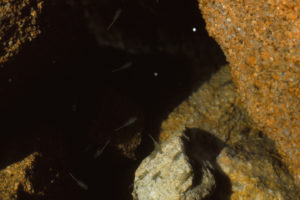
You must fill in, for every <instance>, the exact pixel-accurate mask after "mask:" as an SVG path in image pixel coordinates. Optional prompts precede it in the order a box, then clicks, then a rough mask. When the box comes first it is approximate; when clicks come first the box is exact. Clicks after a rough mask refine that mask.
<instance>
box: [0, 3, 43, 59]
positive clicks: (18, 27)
mask: <svg viewBox="0 0 300 200" xmlns="http://www.w3.org/2000/svg"><path fill="white" fill-rule="evenodd" d="M42 7H43V1H42V0H33V1H31V0H22V1H16V0H4V1H1V3H0V50H1V51H0V64H1V63H3V62H5V61H7V60H8V58H10V57H11V56H13V55H15V54H16V53H18V51H19V50H20V48H21V46H22V45H23V44H24V43H25V42H28V41H29V42H30V41H32V40H33V39H34V38H36V37H37V36H38V35H39V34H40V33H41V30H40V29H39V26H38V23H37V22H38V19H39V16H40V14H41V12H42Z"/></svg>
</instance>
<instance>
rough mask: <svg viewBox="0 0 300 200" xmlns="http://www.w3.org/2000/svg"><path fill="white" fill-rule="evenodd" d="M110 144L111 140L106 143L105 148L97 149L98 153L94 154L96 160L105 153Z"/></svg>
mask: <svg viewBox="0 0 300 200" xmlns="http://www.w3.org/2000/svg"><path fill="white" fill-rule="evenodd" d="M109 143H110V139H109V140H107V141H106V143H105V144H104V146H103V147H102V148H97V150H96V152H95V153H94V156H93V157H94V159H97V158H98V157H99V156H100V155H101V154H102V153H103V151H104V149H105V148H106V147H107V145H108V144H109Z"/></svg>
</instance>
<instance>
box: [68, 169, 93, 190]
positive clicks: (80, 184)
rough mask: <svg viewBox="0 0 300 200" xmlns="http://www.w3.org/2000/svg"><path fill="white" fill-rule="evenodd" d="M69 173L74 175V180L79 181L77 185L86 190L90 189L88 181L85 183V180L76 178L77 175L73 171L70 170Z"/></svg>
mask: <svg viewBox="0 0 300 200" xmlns="http://www.w3.org/2000/svg"><path fill="white" fill-rule="evenodd" d="M69 175H70V176H71V177H72V179H74V181H75V182H76V183H77V185H78V186H79V187H81V188H82V189H84V190H88V189H89V187H88V185H87V184H86V183H84V182H83V181H81V180H79V179H77V178H75V176H73V175H72V174H71V172H69Z"/></svg>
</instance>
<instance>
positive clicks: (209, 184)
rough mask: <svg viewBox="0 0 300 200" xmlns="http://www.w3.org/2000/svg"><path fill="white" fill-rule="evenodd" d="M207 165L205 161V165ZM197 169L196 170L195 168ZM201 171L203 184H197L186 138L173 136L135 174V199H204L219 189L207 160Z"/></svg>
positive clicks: (144, 161)
mask: <svg viewBox="0 0 300 200" xmlns="http://www.w3.org/2000/svg"><path fill="white" fill-rule="evenodd" d="M204 163H205V162H204ZM194 170H195V169H194ZM196 170H201V171H202V172H201V171H199V172H200V173H201V174H202V177H201V183H200V184H199V185H196V186H194V185H193V178H194V174H195V173H197V171H196V172H195V171H193V168H192V166H191V164H190V163H189V159H188V157H187V156H186V154H185V150H184V144H183V141H182V138H181V137H179V136H174V137H170V138H169V139H167V140H166V141H164V142H163V143H161V145H160V149H155V150H154V151H153V152H152V153H151V154H150V155H149V156H148V157H147V158H145V159H144V160H143V162H142V163H141V165H140V166H139V168H138V169H137V170H136V173H135V180H134V191H133V193H132V195H133V199H134V200H179V199H180V200H201V199H204V198H205V197H207V196H209V195H210V192H211V191H212V189H213V188H214V187H215V179H214V176H213V174H212V173H211V165H210V163H209V162H208V161H207V162H206V163H205V164H204V165H203V166H202V168H201V169H196Z"/></svg>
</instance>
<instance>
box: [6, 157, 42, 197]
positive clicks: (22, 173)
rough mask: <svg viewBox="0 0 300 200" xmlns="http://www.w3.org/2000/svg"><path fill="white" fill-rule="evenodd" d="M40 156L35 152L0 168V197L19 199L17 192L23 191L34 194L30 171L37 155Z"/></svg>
mask: <svg viewBox="0 0 300 200" xmlns="http://www.w3.org/2000/svg"><path fill="white" fill-rule="evenodd" d="M39 156H41V155H40V154H38V153H37V152H35V153H32V154H31V155H29V156H28V157H26V158H25V159H24V160H21V161H19V162H16V163H14V164H12V165H10V166H8V167H6V168H5V169H2V170H0V199H2V200H14V199H19V198H20V197H19V196H18V194H19V193H20V192H21V191H24V192H26V193H28V194H34V193H35V190H34V188H33V185H32V182H31V180H30V178H31V177H30V173H28V172H30V171H32V169H33V165H34V162H35V161H36V159H37V157H39Z"/></svg>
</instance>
